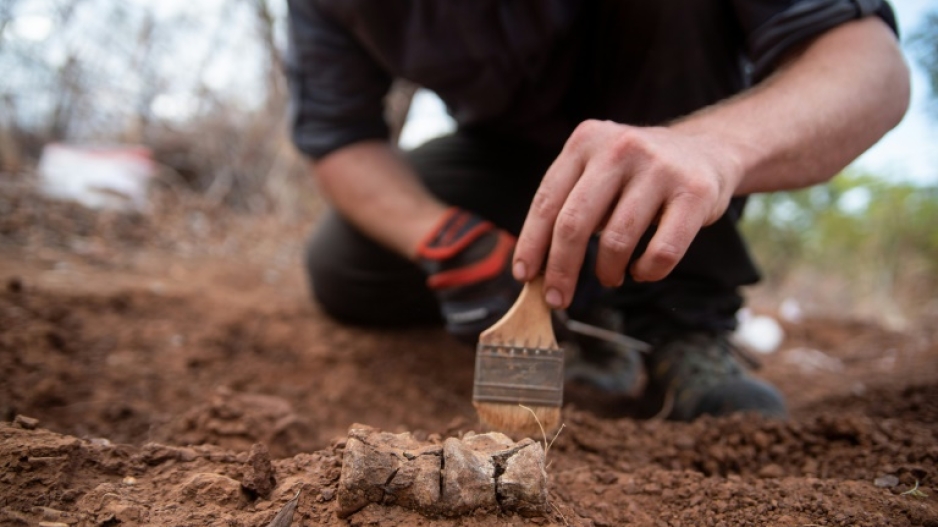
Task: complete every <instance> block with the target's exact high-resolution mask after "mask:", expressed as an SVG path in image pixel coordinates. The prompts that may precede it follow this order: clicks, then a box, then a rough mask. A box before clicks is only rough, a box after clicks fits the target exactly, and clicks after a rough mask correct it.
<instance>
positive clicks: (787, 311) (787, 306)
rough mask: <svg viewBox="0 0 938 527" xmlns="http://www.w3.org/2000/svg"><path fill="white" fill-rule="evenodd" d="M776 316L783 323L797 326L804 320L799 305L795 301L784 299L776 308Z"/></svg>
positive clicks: (802, 311)
mask: <svg viewBox="0 0 938 527" xmlns="http://www.w3.org/2000/svg"><path fill="white" fill-rule="evenodd" d="M778 316H780V317H781V318H782V320H784V321H785V322H791V323H793V324H797V323H798V322H801V321H802V320H804V310H803V309H801V304H800V303H799V302H798V301H797V300H795V299H794V298H786V299H785V300H782V303H781V304H779V306H778Z"/></svg>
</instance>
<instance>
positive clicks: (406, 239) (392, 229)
mask: <svg viewBox="0 0 938 527" xmlns="http://www.w3.org/2000/svg"><path fill="white" fill-rule="evenodd" d="M312 170H313V173H314V177H315V179H316V182H317V184H318V186H319V189H320V191H321V192H322V193H323V195H324V196H325V198H326V199H327V200H328V201H329V203H330V205H332V206H333V207H335V209H336V210H337V211H338V212H339V213H340V214H341V215H342V216H343V217H345V218H346V219H347V220H348V221H350V222H351V223H352V224H354V225H355V226H356V227H358V228H359V229H360V230H361V231H362V232H364V233H365V234H366V235H368V236H370V237H371V238H372V239H374V240H375V241H377V242H378V243H380V244H382V245H384V246H386V247H388V248H389V249H391V250H392V251H395V252H396V253H398V254H401V255H403V256H406V257H407V258H410V259H414V258H415V251H416V248H417V245H418V244H419V242H420V240H421V239H422V238H423V237H424V236H425V235H426V233H427V232H430V231H431V230H432V229H433V227H434V225H435V224H436V222H437V221H438V220H439V219H440V217H441V216H442V215H443V213H444V212H445V210H446V206H445V205H444V204H443V203H441V202H440V201H439V200H437V199H436V198H434V197H433V196H432V195H431V194H430V193H429V192H427V190H426V189H425V188H424V187H423V185H422V184H421V183H420V181H419V180H418V178H417V176H416V174H415V173H414V172H413V169H412V168H411V167H410V165H409V164H408V163H407V162H406V160H405V159H404V158H403V157H401V155H400V153H399V152H398V151H397V150H396V149H395V148H394V147H392V146H391V145H389V144H388V143H386V142H382V141H367V142H362V143H355V144H352V145H349V146H346V147H344V148H342V149H340V150H337V151H335V152H332V153H331V154H329V155H327V156H326V157H324V158H323V159H321V160H319V161H317V162H316V163H315V164H314V165H313V166H312Z"/></svg>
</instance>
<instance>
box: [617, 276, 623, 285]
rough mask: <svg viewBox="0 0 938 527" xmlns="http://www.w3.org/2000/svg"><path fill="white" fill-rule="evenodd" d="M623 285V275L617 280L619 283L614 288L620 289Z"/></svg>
mask: <svg viewBox="0 0 938 527" xmlns="http://www.w3.org/2000/svg"><path fill="white" fill-rule="evenodd" d="M624 283H625V275H622V278H620V279H619V283H618V284H616V287H622V284H624Z"/></svg>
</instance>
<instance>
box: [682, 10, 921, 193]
mask: <svg viewBox="0 0 938 527" xmlns="http://www.w3.org/2000/svg"><path fill="white" fill-rule="evenodd" d="M832 80H834V82H832ZM908 100H909V72H908V69H907V66H906V64H905V62H904V60H903V58H902V55H901V53H900V51H899V47H898V44H897V42H896V39H895V36H894V35H893V34H892V32H891V31H890V30H889V28H888V27H887V26H886V25H885V24H884V23H883V22H882V21H881V20H879V19H878V18H875V17H871V18H867V19H864V20H860V21H856V22H852V23H848V24H845V25H843V26H840V27H838V28H835V29H833V30H831V31H828V32H827V33H825V34H824V35H822V36H820V37H818V38H817V39H815V40H814V41H813V42H812V43H811V44H810V45H808V46H807V47H806V48H805V49H804V50H802V51H801V52H800V53H799V54H797V55H795V56H794V57H792V58H790V59H789V61H788V62H787V63H786V64H785V66H784V67H783V68H781V69H780V70H779V71H777V72H776V73H775V74H774V75H773V76H772V77H770V78H769V79H767V80H766V81H765V82H763V83H762V84H761V85H759V86H758V87H756V88H755V89H753V90H750V91H749V92H747V93H745V94H743V95H741V96H739V97H736V98H734V99H731V100H729V101H727V102H725V103H722V104H719V105H716V106H714V107H711V108H708V109H706V110H703V111H701V112H698V113H697V114H694V115H692V116H690V117H689V118H687V119H685V120H683V121H681V122H679V123H676V124H675V125H674V126H673V128H675V129H676V130H683V131H685V132H688V133H692V134H699V135H701V136H709V137H711V138H713V139H715V142H716V143H717V144H719V145H720V148H725V151H724V152H722V154H723V155H725V156H727V157H729V158H730V159H731V161H732V162H733V163H734V164H735V165H736V167H737V169H738V170H735V171H733V172H735V178H736V180H735V181H728V182H727V183H728V184H730V185H731V186H732V189H733V193H734V194H736V195H742V194H749V193H753V192H768V191H775V190H788V189H795V188H801V187H806V186H810V185H813V184H816V183H820V182H823V181H826V180H828V179H829V178H831V177H833V176H834V175H835V174H836V173H837V172H839V171H840V170H841V169H843V168H844V167H845V166H846V165H847V164H848V163H850V162H851V161H852V160H853V159H855V158H856V157H857V156H859V155H860V154H861V153H863V151H865V150H866V149H867V148H869V147H870V146H872V145H873V144H874V143H875V142H876V141H877V140H879V138H880V137H882V135H883V134H885V133H886V132H887V131H888V130H889V129H891V128H892V127H894V126H895V125H896V124H897V123H898V122H899V121H900V120H901V118H902V115H903V114H904V113H905V110H906V108H907V105H908Z"/></svg>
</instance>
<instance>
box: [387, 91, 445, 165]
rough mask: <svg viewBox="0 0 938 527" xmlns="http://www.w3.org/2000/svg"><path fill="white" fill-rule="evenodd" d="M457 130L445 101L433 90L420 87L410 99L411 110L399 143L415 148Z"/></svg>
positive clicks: (401, 145) (402, 147)
mask: <svg viewBox="0 0 938 527" xmlns="http://www.w3.org/2000/svg"><path fill="white" fill-rule="evenodd" d="M455 130H456V121H455V120H454V119H453V118H452V117H451V116H450V115H449V114H448V113H447V112H446V105H445V104H443V101H442V100H440V98H439V97H438V96H437V95H436V94H435V93H433V92H432V91H430V90H428V89H426V88H420V89H418V90H417V92H416V93H414V98H413V99H411V101H410V110H408V111H407V119H406V120H405V121H404V128H403V129H401V137H400V139H398V141H397V144H398V146H400V147H401V149H403V150H413V149H414V148H417V147H418V146H420V145H422V144H424V143H426V142H427V141H429V140H431V139H435V138H437V137H440V136H444V135H446V134H449V133H452V132H453V131H455Z"/></svg>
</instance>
